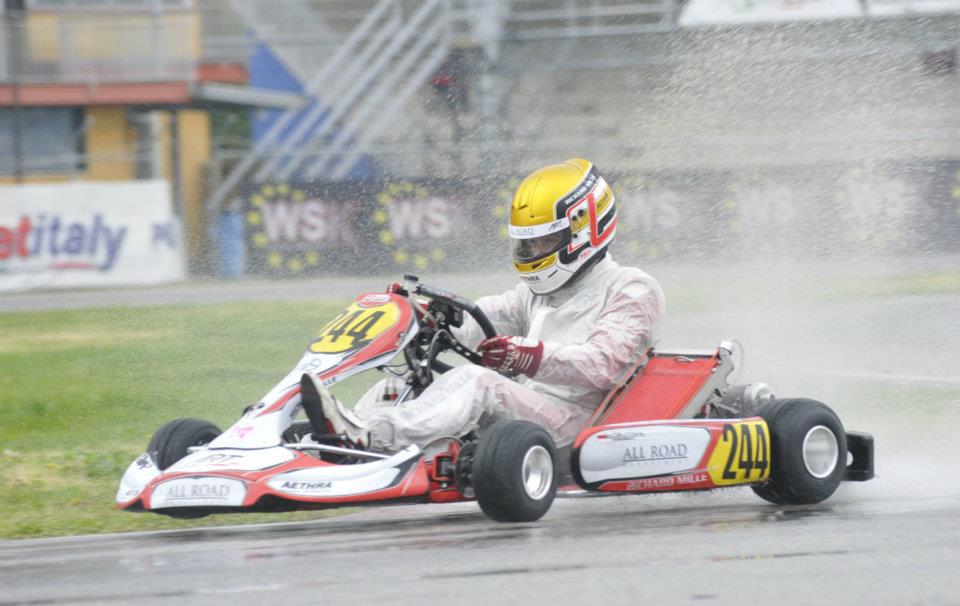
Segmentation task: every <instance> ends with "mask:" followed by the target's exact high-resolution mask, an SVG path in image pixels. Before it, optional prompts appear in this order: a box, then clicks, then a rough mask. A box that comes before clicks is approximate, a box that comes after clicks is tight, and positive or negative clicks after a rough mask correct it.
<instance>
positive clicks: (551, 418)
mask: <svg viewBox="0 0 960 606" xmlns="http://www.w3.org/2000/svg"><path fill="white" fill-rule="evenodd" d="M477 304H478V305H479V306H480V308H481V309H482V310H483V311H484V313H486V315H487V316H488V317H489V318H490V321H491V323H492V324H493V327H494V328H495V329H496V331H497V333H498V334H504V335H520V336H526V337H529V338H531V339H540V340H542V341H543V344H544V345H543V359H542V362H541V364H540V368H539V369H538V371H537V373H536V375H535V376H534V377H533V378H527V377H526V376H524V375H521V376H520V377H519V378H518V379H517V380H514V379H509V378H506V377H504V376H502V375H500V374H499V373H497V372H494V371H493V370H490V369H487V368H483V367H481V366H476V365H473V364H467V365H463V366H458V367H456V368H454V369H452V370H450V371H448V372H446V373H444V374H442V375H438V376H437V378H436V379H435V381H434V382H433V383H432V384H431V385H430V386H429V387H427V389H425V390H424V391H423V393H422V394H420V397H418V398H416V399H413V400H408V401H406V402H404V403H402V404H401V405H399V406H395V405H394V404H393V402H390V401H384V399H383V393H384V390H385V386H387V384H386V383H385V382H381V383H380V384H378V385H376V386H374V387H373V388H372V389H371V390H369V391H368V392H367V393H366V394H365V395H364V396H363V397H362V398H361V399H360V401H359V402H358V403H357V406H356V408H355V409H354V412H355V413H356V414H357V416H358V417H360V419H361V420H363V421H364V422H365V423H366V424H367V426H368V427H369V429H370V447H371V448H372V449H373V450H381V451H396V450H398V449H400V448H403V447H406V446H408V445H410V444H418V445H420V446H421V447H422V446H426V445H427V444H428V443H429V442H431V441H434V440H437V439H438V438H442V437H445V436H454V437H460V436H463V435H465V434H467V433H469V432H470V431H473V430H475V429H478V428H483V427H486V426H488V425H490V424H492V423H494V422H495V421H499V420H501V419H525V420H528V421H533V422H534V423H537V424H539V425H541V426H543V427H544V428H545V429H546V430H547V431H548V432H549V433H550V435H551V436H552V437H553V439H554V440H555V441H556V442H557V444H558V445H559V446H564V445H566V444H569V443H570V442H572V441H573V439H574V438H575V437H576V435H577V433H579V431H580V430H581V429H582V428H583V427H584V425H585V424H586V421H587V419H588V418H589V416H590V415H591V413H593V411H594V409H596V407H597V406H598V405H599V404H600V402H601V401H602V400H603V398H604V396H605V395H606V394H607V392H609V391H610V390H611V389H612V388H613V387H615V386H616V385H617V383H618V382H619V381H620V380H621V379H622V378H623V377H622V375H623V373H624V372H625V371H626V369H627V368H628V367H629V366H631V364H632V363H633V362H635V361H637V360H638V359H639V357H640V356H642V355H644V354H645V352H646V350H647V349H648V348H649V347H652V346H653V345H654V344H656V342H657V340H658V339H659V335H660V316H661V314H662V313H663V309H664V300H663V292H662V291H661V290H660V286H659V284H657V282H656V280H654V279H653V278H652V277H650V276H649V275H647V274H645V273H644V272H642V271H640V270H639V269H636V268H632V267H621V266H619V265H618V264H617V263H615V262H614V261H613V260H612V259H610V258H609V256H607V257H606V258H604V259H601V260H600V261H599V262H598V263H597V264H596V265H595V266H593V267H592V268H589V269H588V270H587V273H586V274H585V275H583V276H581V277H580V278H579V279H577V280H576V281H575V282H574V283H573V284H571V285H569V286H565V287H563V288H561V289H560V290H558V291H556V292H554V293H551V294H549V295H535V294H533V293H532V292H531V291H530V289H529V288H528V287H527V286H526V285H525V284H523V283H521V284H518V285H517V286H516V288H514V289H513V290H510V291H507V292H505V293H504V294H502V295H497V296H491V297H483V298H481V299H479V300H478V301H477ZM455 336H457V338H458V339H460V340H461V341H462V342H463V343H464V344H465V345H467V346H468V347H471V348H475V347H476V345H477V344H478V343H479V342H480V341H481V340H482V338H483V334H482V332H481V330H480V327H479V326H478V325H477V323H476V322H475V321H473V319H472V318H468V317H465V319H464V325H463V327H462V328H461V329H459V330H457V331H456V335H455ZM388 388H393V389H395V388H396V386H395V385H393V386H389V387H388Z"/></svg>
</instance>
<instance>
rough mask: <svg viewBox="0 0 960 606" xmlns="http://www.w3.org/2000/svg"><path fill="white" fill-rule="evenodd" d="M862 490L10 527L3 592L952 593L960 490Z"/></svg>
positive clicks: (722, 599)
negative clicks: (252, 523)
mask: <svg viewBox="0 0 960 606" xmlns="http://www.w3.org/2000/svg"><path fill="white" fill-rule="evenodd" d="M866 489H867V486H866V485H861V486H851V487H846V488H845V489H844V490H843V492H842V493H841V494H840V495H838V496H837V497H836V498H835V499H833V500H832V501H830V502H828V503H825V504H821V505H818V506H811V507H802V508H780V507H774V506H772V505H766V504H764V503H763V502H761V501H759V499H757V498H756V497H754V496H753V494H752V493H751V492H750V491H749V489H730V490H727V491H724V492H720V493H717V492H713V493H703V494H699V495H662V496H652V497H645V498H644V497H604V498H592V499H579V500H575V501H574V500H563V501H559V502H557V503H556V504H555V505H554V507H553V509H552V510H551V511H550V512H549V513H548V515H547V516H546V517H545V518H544V519H543V520H541V521H540V522H537V523H533V524H520V525H505V524H498V523H495V522H491V521H488V520H487V519H486V518H485V517H484V516H483V515H482V514H481V513H479V511H478V510H477V509H476V507H475V506H474V505H472V504H457V505H452V506H436V507H432V508H431V507H428V506H403V507H392V508H381V509H371V510H365V511H362V512H360V513H356V514H350V515H346V516H341V517H337V518H329V519H325V520H320V521H315V522H309V523H297V524H287V525H275V526H259V527H233V528H223V529H210V530H196V531H172V532H164V533H155V534H140V535H114V536H101V537H92V538H75V539H51V540H36V541H14V542H8V543H3V544H0V587H2V588H3V589H2V592H0V604H3V605H7V604H173V603H177V604H218V603H219V604H227V603H229V604H280V603H287V604H306V603H311V602H312V603H319V604H346V603H354V604H429V603H438V602H439V601H440V600H441V599H443V600H445V601H446V600H449V601H450V602H451V603H457V604H524V605H527V606H529V605H534V604H573V603H586V604H591V603H600V602H601V601H602V603H603V604H678V603H679V604H686V603H695V604H701V603H715V604H734V603H736V604H745V603H749V604H778V603H789V604H824V603H836V604H847V603H860V604H956V603H958V602H960V579H958V577H957V575H956V571H957V555H958V548H957V540H958V538H960V494H954V495H953V496H943V497H925V498H915V497H914V498H911V497H897V498H882V499H876V498H869V496H868V495H867V493H868V492H869V491H866ZM865 496H866V498H864V497H865Z"/></svg>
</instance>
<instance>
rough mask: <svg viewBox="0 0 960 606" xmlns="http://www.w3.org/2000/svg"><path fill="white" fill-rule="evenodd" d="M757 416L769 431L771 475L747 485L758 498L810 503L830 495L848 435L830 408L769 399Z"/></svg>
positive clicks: (844, 461)
mask: <svg viewBox="0 0 960 606" xmlns="http://www.w3.org/2000/svg"><path fill="white" fill-rule="evenodd" d="M758 414H759V416H761V417H763V420H764V421H766V422H767V427H768V428H769V430H770V479H769V480H767V481H766V482H764V483H763V484H755V485H753V486H752V487H751V488H753V491H754V492H755V493H757V496H759V497H760V498H762V499H764V500H766V501H769V502H771V503H774V504H777V505H809V504H812V503H819V502H820V501H823V500H824V499H826V498H827V497H829V496H830V495H832V494H833V493H834V491H836V489H837V487H838V486H839V485H840V482H841V481H843V477H844V475H845V474H846V468H847V434H846V432H844V430H843V424H841V423H840V419H839V418H838V417H837V415H836V414H835V413H834V412H833V411H832V410H831V409H830V407H828V406H827V405H826V404H823V403H822V402H817V401H816V400H808V399H804V398H792V399H784V400H774V401H773V402H770V403H769V404H766V405H765V406H763V407H762V408H761V409H760V410H759V412H758ZM831 436H832V439H831ZM808 439H809V440H810V443H809V444H808V445H807V446H806V447H805V442H807V441H808ZM831 458H833V460H832V461H831ZM808 459H809V460H808Z"/></svg>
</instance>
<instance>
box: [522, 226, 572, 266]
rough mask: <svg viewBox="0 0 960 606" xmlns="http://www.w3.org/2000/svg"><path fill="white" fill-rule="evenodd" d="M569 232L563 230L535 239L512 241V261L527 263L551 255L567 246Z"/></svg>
mask: <svg viewBox="0 0 960 606" xmlns="http://www.w3.org/2000/svg"><path fill="white" fill-rule="evenodd" d="M569 238H570V230H568V229H564V230H562V231H557V232H554V233H552V234H547V235H545V236H538V237H536V238H524V239H522V240H521V239H514V241H513V260H514V261H517V262H519V263H529V262H531V261H536V260H537V259H542V258H544V257H546V256H548V255H552V254H553V253H555V252H557V251H558V250H560V249H561V248H563V247H564V246H566V245H567V241H568V240H569Z"/></svg>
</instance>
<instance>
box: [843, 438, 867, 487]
mask: <svg viewBox="0 0 960 606" xmlns="http://www.w3.org/2000/svg"><path fill="white" fill-rule="evenodd" d="M847 451H848V452H849V453H850V455H851V456H852V457H853V460H852V461H850V464H849V465H847V474H846V476H844V478H843V479H844V480H846V481H847V482H866V481H867V480H872V479H873V476H874V469H873V436H872V435H870V434H868V433H863V432H859V431H848V432H847Z"/></svg>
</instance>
